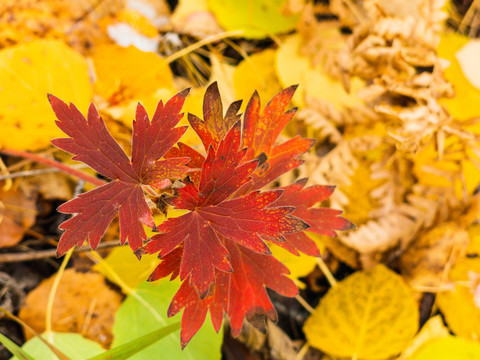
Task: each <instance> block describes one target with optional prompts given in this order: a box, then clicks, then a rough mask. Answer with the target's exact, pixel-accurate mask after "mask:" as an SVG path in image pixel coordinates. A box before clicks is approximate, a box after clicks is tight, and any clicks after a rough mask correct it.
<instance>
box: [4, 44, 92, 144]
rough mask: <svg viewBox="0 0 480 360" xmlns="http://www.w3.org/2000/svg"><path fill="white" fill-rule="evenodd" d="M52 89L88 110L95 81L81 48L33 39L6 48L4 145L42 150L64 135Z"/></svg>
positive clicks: (68, 100) (62, 97) (63, 97)
mask: <svg viewBox="0 0 480 360" xmlns="http://www.w3.org/2000/svg"><path fill="white" fill-rule="evenodd" d="M47 93H52V94H55V95H56V96H58V97H59V98H61V99H63V100H65V101H67V102H72V103H75V105H76V106H77V107H78V108H79V109H80V111H82V112H85V111H86V110H87V106H88V104H89V102H90V100H91V98H92V87H91V84H90V78H89V74H88V68H87V63H86V61H85V59H84V58H83V57H82V56H81V55H80V54H78V53H76V52H75V51H73V50H72V49H70V48H69V47H68V46H66V45H65V44H63V43H62V42H60V41H33V42H30V43H26V44H22V45H18V46H14V47H11V48H8V49H5V50H3V51H1V52H0V125H1V129H2V131H1V132H0V147H8V148H12V149H24V150H38V149H41V148H44V147H46V146H48V145H49V144H50V140H51V139H53V138H55V137H59V136H61V135H62V132H61V131H60V130H59V129H58V127H57V126H56V125H55V121H54V115H53V112H52V109H51V108H50V105H49V103H48V101H47Z"/></svg>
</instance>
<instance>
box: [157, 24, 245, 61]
mask: <svg viewBox="0 0 480 360" xmlns="http://www.w3.org/2000/svg"><path fill="white" fill-rule="evenodd" d="M242 34H243V30H233V31H227V32H224V33H221V34H215V35H212V36H208V37H206V38H205V39H203V40H200V41H198V42H196V43H194V44H192V45H190V46H187V47H186V48H183V49H182V50H180V51H177V52H176V53H174V54H172V55H170V56H169V57H167V58H165V61H166V62H167V63H171V62H173V61H175V60H178V59H180V58H181V57H182V56H185V55H187V54H189V53H191V52H192V51H195V50H197V49H199V48H201V47H202V46H204V45H207V44H210V43H213V42H215V41H218V40H221V39H224V38H228V37H233V36H239V35H242Z"/></svg>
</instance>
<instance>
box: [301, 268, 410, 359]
mask: <svg viewBox="0 0 480 360" xmlns="http://www.w3.org/2000/svg"><path fill="white" fill-rule="evenodd" d="M418 316H419V315H418V309H417V305H416V303H415V300H414V298H413V295H412V294H411V292H410V289H409V288H408V287H407V285H406V284H405V282H404V281H403V280H402V278H401V277H400V276H398V275H397V274H395V273H394V272H393V271H391V270H389V269H387V268H386V267H385V266H383V265H377V266H376V267H375V268H374V269H373V270H371V271H359V272H356V273H354V274H353V275H351V276H349V277H347V278H346V279H345V280H343V281H341V282H340V283H339V284H338V285H337V286H335V287H334V288H332V289H330V290H329V292H328V293H327V295H325V297H323V298H322V300H320V304H319V305H318V306H317V308H316V309H315V311H314V312H313V313H312V315H311V316H310V317H309V318H308V319H307V321H306V322H305V326H304V331H305V335H306V337H307V340H308V342H309V343H310V344H311V345H312V346H314V347H317V348H319V349H320V350H322V351H324V352H326V353H328V354H330V355H333V356H339V357H354V358H356V359H385V358H388V357H390V356H393V355H395V354H398V353H400V352H401V351H403V350H404V349H405V348H406V347H407V345H408V343H409V342H410V340H411V339H412V338H413V336H414V335H415V333H416V331H417V327H418Z"/></svg>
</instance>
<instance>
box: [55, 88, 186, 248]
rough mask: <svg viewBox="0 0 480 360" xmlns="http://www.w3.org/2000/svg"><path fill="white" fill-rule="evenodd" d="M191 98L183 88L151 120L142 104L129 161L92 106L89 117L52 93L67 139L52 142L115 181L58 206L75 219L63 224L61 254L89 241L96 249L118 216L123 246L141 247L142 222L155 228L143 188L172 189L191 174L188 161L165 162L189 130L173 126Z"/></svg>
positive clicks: (61, 226) (173, 159) (142, 235)
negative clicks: (173, 181) (166, 156)
mask: <svg viewBox="0 0 480 360" xmlns="http://www.w3.org/2000/svg"><path fill="white" fill-rule="evenodd" d="M187 94H188V90H184V91H182V92H180V93H178V94H177V95H175V96H174V97H173V98H172V99H170V101H168V102H167V103H166V104H165V105H164V104H163V103H162V102H160V103H159V104H158V106H157V109H156V110H155V114H154V115H153V118H152V121H150V120H149V118H148V115H147V112H146V111H145V109H144V108H143V107H142V106H141V105H140V104H139V105H138V107H137V111H136V114H135V121H134V122H133V138H132V158H131V160H130V159H129V158H128V156H127V155H126V154H125V152H124V151H123V150H122V149H121V148H120V146H119V145H118V143H117V142H116V141H115V140H114V139H113V137H112V136H111V135H110V133H109V132H108V130H107V128H106V126H105V123H104V121H103V119H102V118H101V117H100V116H99V114H98V112H97V110H96V108H95V106H94V105H93V104H92V105H90V108H89V110H88V115H87V119H85V117H84V116H83V115H82V114H81V113H80V111H79V110H78V109H77V108H76V107H75V106H74V105H73V104H70V106H69V105H67V104H65V103H64V102H63V101H61V100H60V99H58V98H56V97H55V96H53V95H49V97H48V98H49V101H50V104H51V106H52V109H53V111H54V112H55V115H56V116H57V119H58V121H56V123H57V126H58V127H59V128H60V129H61V130H62V131H63V132H64V133H65V134H67V135H68V136H69V137H68V138H59V139H54V140H52V144H53V145H55V146H57V147H58V148H60V149H62V150H65V151H67V152H69V153H71V154H74V155H75V156H74V157H73V159H74V160H77V161H82V162H84V163H85V164H87V165H89V166H90V167H92V168H93V169H95V170H96V171H97V172H99V173H100V174H102V175H104V176H105V177H107V178H110V179H112V180H113V181H112V182H110V183H108V184H106V185H103V186H101V187H99V188H96V189H94V190H92V191H89V192H87V193H85V194H81V195H79V196H78V197H76V198H75V199H73V200H71V201H69V202H67V203H65V204H63V205H61V206H60V207H59V209H58V210H59V211H60V212H63V213H68V214H74V216H73V217H72V218H71V219H69V220H67V221H65V222H63V223H62V224H61V225H60V228H61V229H63V230H65V232H64V233H63V234H62V237H61V238H60V241H59V244H58V248H57V254H58V255H63V254H64V253H65V252H67V251H68V250H69V249H71V248H72V247H74V246H75V245H78V246H80V245H82V244H83V242H84V241H85V240H87V239H88V240H89V243H90V246H91V247H92V248H96V247H97V245H98V243H99V242H100V239H101V238H102V236H103V235H104V233H105V231H106V230H107V227H108V225H109V224H110V223H111V221H112V220H113V218H114V217H115V215H117V213H118V214H119V222H120V238H121V242H122V244H123V243H125V241H127V240H128V243H129V245H130V247H131V248H132V249H133V250H136V249H138V248H139V247H141V246H142V244H143V241H144V240H146V239H147V236H146V234H145V231H144V229H143V226H142V223H143V224H145V225H147V226H149V227H151V228H155V223H154V221H153V217H152V213H151V210H150V209H149V207H148V205H147V203H146V200H145V196H144V193H143V189H142V185H148V186H152V187H154V188H157V189H161V188H165V187H168V186H169V185H171V181H170V179H175V178H181V177H182V176H183V175H184V174H185V172H187V171H188V168H187V167H186V166H185V164H186V163H187V162H188V161H189V158H187V157H176V158H169V159H164V160H161V158H162V156H164V155H165V154H166V153H167V151H168V150H170V148H172V146H173V145H175V143H176V142H177V141H178V140H179V139H180V137H182V135H183V134H184V132H185V130H186V127H178V128H175V126H176V125H177V123H178V122H179V121H180V120H181V118H182V116H183V114H181V113H180V111H181V109H182V107H183V103H184V102H185V97H186V96H187Z"/></svg>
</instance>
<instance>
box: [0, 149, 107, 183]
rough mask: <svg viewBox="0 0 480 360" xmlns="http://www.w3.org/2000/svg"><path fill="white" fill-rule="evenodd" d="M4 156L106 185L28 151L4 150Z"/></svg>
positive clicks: (92, 177)
mask: <svg viewBox="0 0 480 360" xmlns="http://www.w3.org/2000/svg"><path fill="white" fill-rule="evenodd" d="M0 152H2V153H3V154H6V155H10V156H17V157H21V158H24V159H29V160H32V161H35V162H38V163H40V164H43V165H46V166H50V167H53V168H56V169H59V170H61V171H64V172H66V173H67V174H70V175H72V176H75V177H77V178H79V179H82V180H85V181H86V182H89V183H91V184H93V185H97V186H102V185H105V184H106V181H103V180H101V179H97V178H96V177H94V176H91V175H88V174H86V173H84V172H82V171H79V170H77V169H75V168H73V167H71V166H68V165H65V164H63V163H61V162H60V161H56V160H52V159H48V158H46V157H43V156H40V155H37V154H34V153H29V152H27V151H22V150H13V149H2V150H0Z"/></svg>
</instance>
